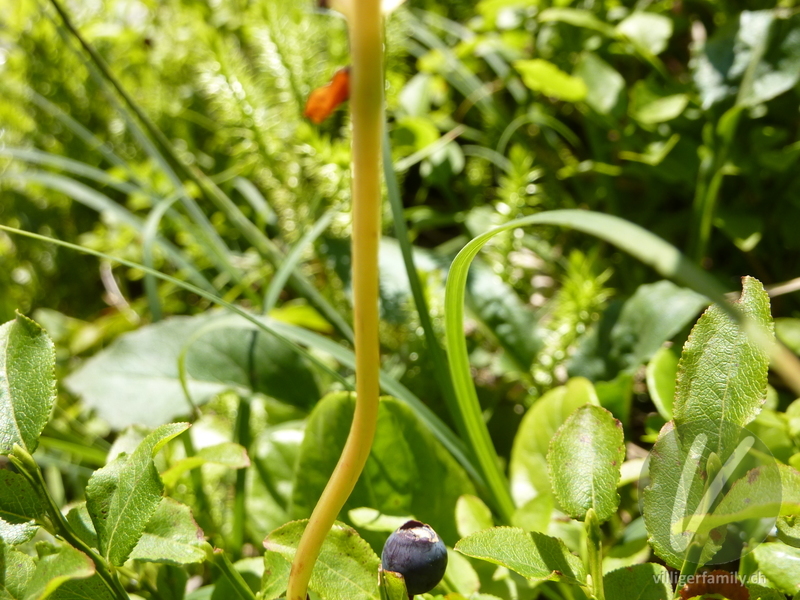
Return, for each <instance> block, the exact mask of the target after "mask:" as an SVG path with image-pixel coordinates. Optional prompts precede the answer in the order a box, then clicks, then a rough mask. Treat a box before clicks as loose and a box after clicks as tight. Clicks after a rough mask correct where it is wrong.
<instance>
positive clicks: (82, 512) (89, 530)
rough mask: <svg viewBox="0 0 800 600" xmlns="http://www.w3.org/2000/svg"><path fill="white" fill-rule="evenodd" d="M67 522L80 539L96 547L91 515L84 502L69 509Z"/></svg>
mask: <svg viewBox="0 0 800 600" xmlns="http://www.w3.org/2000/svg"><path fill="white" fill-rule="evenodd" d="M66 519H67V523H69V526H70V527H71V528H72V531H73V533H75V535H77V536H78V538H79V539H80V540H82V541H83V542H85V543H86V544H88V545H89V547H90V548H97V547H98V546H99V544H98V543H97V532H96V531H95V529H94V523H92V517H91V515H90V514H89V510H88V509H87V508H86V502H81V503H80V504H77V505H75V506H73V507H72V508H70V509H69V512H68V513H67V516H66Z"/></svg>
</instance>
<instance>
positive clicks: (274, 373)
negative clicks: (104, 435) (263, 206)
mask: <svg viewBox="0 0 800 600" xmlns="http://www.w3.org/2000/svg"><path fill="white" fill-rule="evenodd" d="M244 323H245V321H244V320H242V319H231V318H230V317H229V316H228V315H201V316H195V317H174V318H170V319H164V320H163V321H161V322H159V323H156V324H154V325H148V326H146V327H142V328H141V329H138V330H137V331H134V332H131V333H128V334H125V335H122V336H120V337H119V338H117V339H116V340H115V341H114V342H113V343H112V344H111V345H110V346H109V347H108V348H107V349H106V350H103V351H102V352H100V353H98V354H97V355H95V356H93V357H92V358H90V359H89V360H87V361H86V362H85V363H84V364H83V365H82V366H81V367H80V368H79V369H78V370H76V371H75V372H74V373H72V374H71V375H70V376H68V377H67V378H66V379H65V380H64V384H65V385H66V387H67V389H69V390H70V391H71V392H72V393H74V394H76V395H78V396H80V397H82V398H83V400H84V402H85V403H86V404H87V406H89V407H90V408H94V409H96V410H97V413H98V415H99V416H100V417H102V418H103V419H104V420H106V421H107V422H108V423H109V424H110V425H111V426H112V427H115V428H117V429H122V428H124V427H126V426H128V425H131V424H133V423H138V424H143V425H149V426H151V427H154V426H157V425H161V424H162V423H165V422H168V421H169V420H170V419H172V418H174V417H176V416H179V415H186V414H189V413H190V412H191V407H190V406H189V404H188V403H187V402H186V400H185V399H184V398H185V395H184V392H183V388H182V387H181V382H180V377H179V370H178V360H179V357H180V356H181V352H182V351H183V350H184V348H188V349H187V354H186V359H185V366H186V375H187V379H188V382H187V385H188V390H189V393H190V394H191V397H192V399H193V401H194V402H195V403H196V404H200V403H203V402H205V401H207V400H209V399H210V398H212V397H213V396H215V395H217V394H219V393H220V392H222V391H225V390H226V389H234V390H237V391H244V392H247V391H249V390H250V385H251V379H250V368H249V362H248V361H249V349H250V343H251V340H252V334H243V331H242V329H249V328H251V326H250V325H246V326H245V325H244ZM223 327H224V328H223ZM256 339H257V342H256V346H255V354H254V361H253V364H255V365H257V368H256V373H255V386H254V389H253V390H252V391H256V392H262V393H264V394H266V395H268V396H272V397H273V398H276V399H277V400H282V401H284V402H289V403H292V404H298V405H300V406H310V405H311V404H312V403H313V402H315V401H316V400H317V399H318V398H319V392H318V389H317V385H316V382H315V379H314V375H313V373H312V371H311V370H310V369H309V367H308V365H307V363H306V361H305V360H303V359H302V358H300V357H298V356H297V354H295V353H294V352H293V351H292V350H291V349H289V348H288V347H287V346H286V345H285V344H283V343H281V342H279V341H278V340H277V339H276V338H275V337H273V336H271V335H267V334H264V333H259V334H258V335H257V338H256ZM188 344H191V345H189V346H187V345H188Z"/></svg>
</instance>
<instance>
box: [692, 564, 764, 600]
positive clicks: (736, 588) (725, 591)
mask: <svg viewBox="0 0 800 600" xmlns="http://www.w3.org/2000/svg"><path fill="white" fill-rule="evenodd" d="M712 594H714V596H711V595H712ZM716 594H719V595H720V596H723V597H725V598H728V600H749V598H750V592H749V590H748V589H747V588H746V587H745V586H744V585H743V584H742V582H741V581H739V578H738V577H737V576H736V573H729V572H728V571H711V572H710V573H700V574H699V575H695V576H694V577H692V578H691V580H690V582H689V583H687V584H686V585H685V586H683V589H681V591H680V595H681V598H682V599H683V600H688V599H689V598H696V597H698V596H700V597H702V598H705V597H706V596H710V597H715V598H716V597H718V596H716Z"/></svg>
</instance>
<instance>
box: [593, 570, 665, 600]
mask: <svg viewBox="0 0 800 600" xmlns="http://www.w3.org/2000/svg"><path fill="white" fill-rule="evenodd" d="M603 587H604V588H605V592H606V597H608V598H636V600H672V596H673V593H672V585H671V584H670V577H669V571H667V569H666V567H664V566H662V565H656V564H652V563H646V564H643V565H632V566H630V567H624V568H622V569H617V570H616V571H611V572H610V573H606V574H605V575H604V576H603Z"/></svg>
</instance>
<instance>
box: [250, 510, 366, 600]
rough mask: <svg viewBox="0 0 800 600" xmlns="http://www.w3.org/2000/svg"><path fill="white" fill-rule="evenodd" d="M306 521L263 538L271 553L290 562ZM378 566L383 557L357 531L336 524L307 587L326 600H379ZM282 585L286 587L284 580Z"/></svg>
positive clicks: (323, 546) (285, 527)
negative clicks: (379, 556)
mask: <svg viewBox="0 0 800 600" xmlns="http://www.w3.org/2000/svg"><path fill="white" fill-rule="evenodd" d="M306 523H307V521H293V522H291V523H287V524H286V525H284V526H283V527H280V528H279V529H276V530H275V531H273V532H272V533H270V534H269V535H268V536H267V539H265V540H264V547H265V548H266V549H267V551H268V553H271V552H275V553H278V554H279V555H280V556H282V557H283V558H284V559H285V560H286V561H289V562H291V561H292V560H293V559H294V555H295V552H296V550H297V545H298V544H299V542H300V536H301V535H302V534H303V531H304V530H305V528H306ZM379 565H380V559H379V558H378V557H377V556H376V555H375V553H374V552H373V551H372V548H370V546H369V544H368V543H367V542H365V541H364V540H363V539H361V538H360V537H359V536H358V534H357V533H356V532H355V530H353V529H351V528H350V527H347V526H346V525H344V524H342V523H336V524H334V526H333V527H332V528H331V530H330V531H329V532H328V535H327V537H326V538H325V542H324V543H323V544H322V550H321V551H320V554H319V558H318V559H317V562H316V564H315V566H314V571H313V573H312V574H311V580H310V581H309V584H308V587H309V589H310V590H311V591H313V592H315V593H317V594H319V595H320V596H321V597H323V598H325V600H379V599H380V592H379V589H378V577H377V573H378V566H379ZM265 573H266V571H265ZM281 575H283V573H281ZM285 575H286V581H287V582H288V573H286V574H285ZM282 585H283V588H284V589H285V588H286V585H285V582H284V583H283V584H282ZM265 597H266V596H265Z"/></svg>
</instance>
